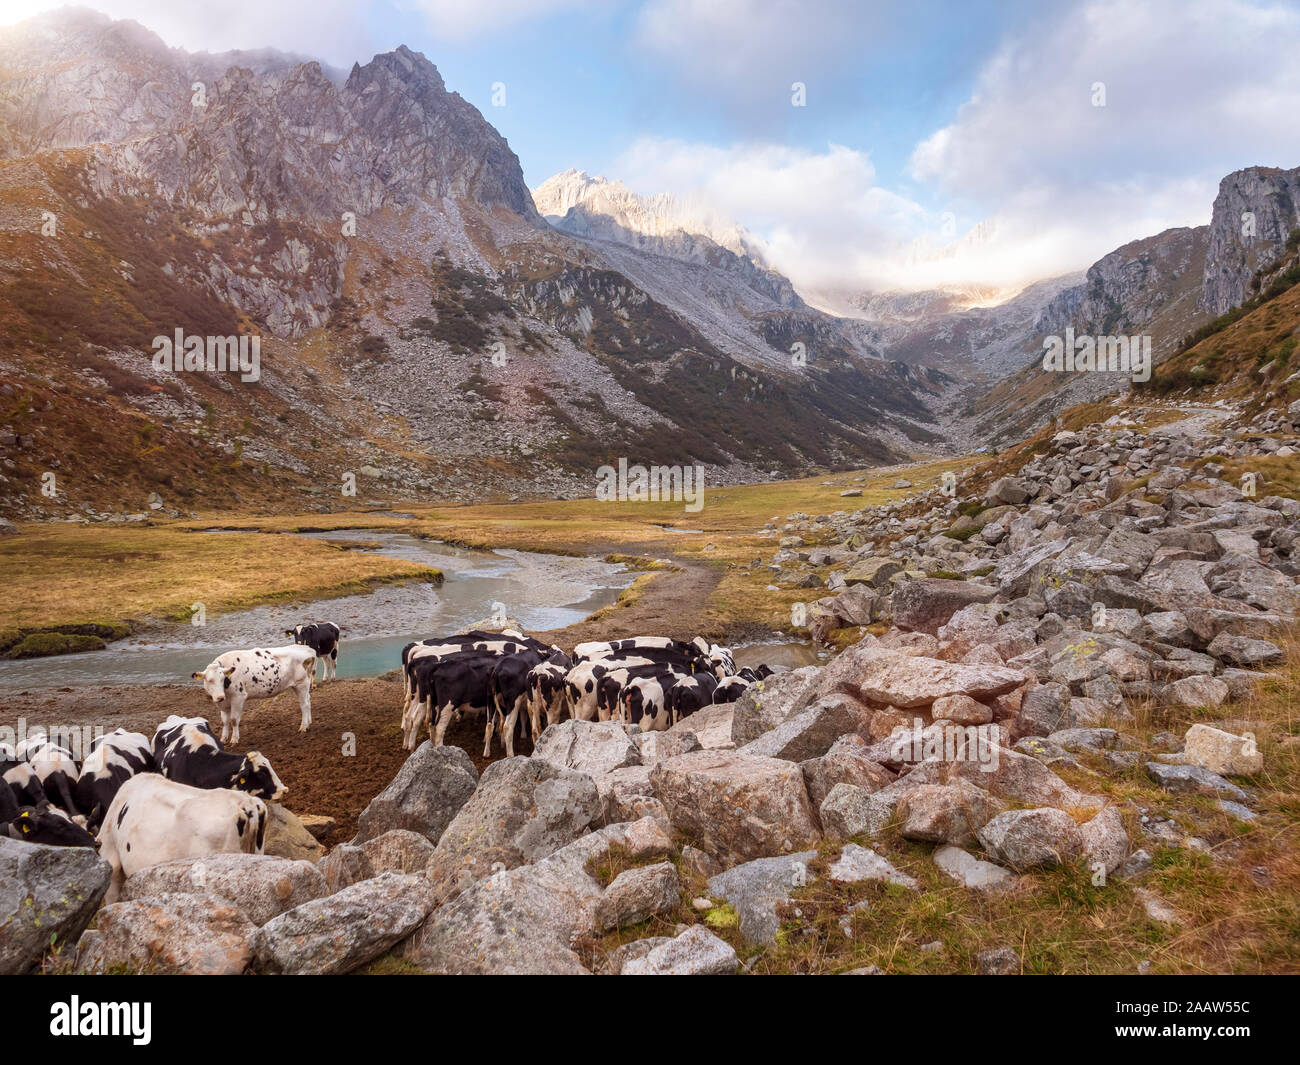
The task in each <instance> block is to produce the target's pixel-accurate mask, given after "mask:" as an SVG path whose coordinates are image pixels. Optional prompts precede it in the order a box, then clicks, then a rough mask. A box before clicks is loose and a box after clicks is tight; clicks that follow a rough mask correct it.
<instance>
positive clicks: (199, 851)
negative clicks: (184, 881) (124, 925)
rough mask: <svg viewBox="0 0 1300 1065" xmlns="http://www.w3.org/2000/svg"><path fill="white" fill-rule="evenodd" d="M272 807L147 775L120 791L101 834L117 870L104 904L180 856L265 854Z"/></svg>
mask: <svg viewBox="0 0 1300 1065" xmlns="http://www.w3.org/2000/svg"><path fill="white" fill-rule="evenodd" d="M266 821H267V810H266V803H264V802H263V801H262V800H261V799H259V798H258V797H257V796H255V795H249V794H248V793H247V792H243V791H232V790H230V789H228V788H194V787H191V786H190V785H188V784H182V783H180V782H179V781H175V780H169V779H167V778H166V777H162V776H159V775H158V774H156V773H141V774H140V775H139V776H136V777H132V778H131V779H130V780H128V781H127V782H126V783H125V784H123V785H122V786H121V788H119V789H118V792H117V794H116V795H115V796H114V797H113V801H112V803H110V804H109V807H108V810H107V812H106V813H105V815H104V823H103V826H102V827H101V828H100V830H99V855H100V857H101V858H103V859H104V860H105V861H107V862H108V864H109V865H110V866H112V868H113V875H112V879H111V880H110V882H109V886H108V894H107V895H105V896H104V902H105V903H110V902H115V901H116V900H117V899H118V897H119V896H120V895H121V893H122V886H123V884H124V883H125V882H126V878H127V877H129V876H131V875H132V874H133V873H137V872H139V871H140V870H141V869H147V868H149V867H150V866H153V865H158V864H159V863H161V862H168V861H171V860H173V859H175V858H197V857H202V856H204V855H208V854H261V853H262V850H263V848H264V847H265V845H266Z"/></svg>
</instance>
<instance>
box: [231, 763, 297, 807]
mask: <svg viewBox="0 0 1300 1065" xmlns="http://www.w3.org/2000/svg"><path fill="white" fill-rule="evenodd" d="M230 786H231V787H232V788H234V789H235V790H237V791H246V792H248V794H249V795H256V796H257V797H258V798H259V799H266V800H267V801H268V802H276V801H278V800H279V799H280V798H281V797H283V796H285V795H287V794H288V793H289V789H288V788H286V787H285V786H284V784H283V783H282V782H281V780H280V778H279V777H278V776H276V775H275V770H274V769H272V768H271V763H270V762H268V761H267V760H266V757H265V756H264V755H262V754H260V753H258V752H257V751H249V752H248V754H247V755H245V756H244V760H243V761H242V762H241V763H240V764H239V772H238V773H236V774H235V775H234V777H232V778H231V781H230Z"/></svg>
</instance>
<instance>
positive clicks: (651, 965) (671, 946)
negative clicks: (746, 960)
mask: <svg viewBox="0 0 1300 1065" xmlns="http://www.w3.org/2000/svg"><path fill="white" fill-rule="evenodd" d="M739 967H740V959H739V958H738V957H736V952H735V950H734V949H732V947H731V944H729V943H727V942H726V941H725V940H722V939H719V938H718V937H717V936H715V935H714V934H713V933H712V932H710V931H709V930H708V929H707V928H704V927H703V926H701V925H692V926H691V927H690V928H688V929H687V930H686V931H685V932H683V933H682V934H681V935H679V936H677V937H676V938H674V939H673V940H671V941H670V942H668V943H662V944H660V945H659V946H657V947H654V948H653V949H652V950H650V951H648V952H647V953H645V954H644V955H642V956H641V957H639V958H634V959H632V960H631V961H628V962H626V963H625V964H624V965H623V975H624V976H730V975H732V974H734V973H735V972H736V970H737V969H738V968H739Z"/></svg>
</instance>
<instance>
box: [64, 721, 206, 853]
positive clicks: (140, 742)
mask: <svg viewBox="0 0 1300 1065" xmlns="http://www.w3.org/2000/svg"><path fill="white" fill-rule="evenodd" d="M176 720H179V719H176ZM213 742H215V739H214V741H213ZM157 768H158V763H157V762H155V761H154V757H153V744H152V743H151V742H150V740H149V737H148V736H146V735H144V733H142V732H127V731H126V730H125V729H120V728H119V729H114V730H113V731H112V732H110V733H109V734H108V735H107V736H99V737H96V739H95V742H94V743H93V744H92V745H91V750H90V753H89V754H88V755H86V760H85V761H84V762H82V763H81V773H80V775H79V776H78V777H77V787H76V796H77V805H78V806H79V807H80V808H81V809H82V810H85V811H86V827H87V828H90V829H95V828H98V827H99V825H100V822H102V821H103V820H104V812H105V811H106V810H107V809H108V807H109V804H110V803H111V802H112V801H113V798H114V797H115V796H116V795H117V792H118V789H119V788H121V787H122V785H123V784H125V783H126V782H127V781H128V780H130V779H131V778H132V777H134V776H138V775H139V774H140V773H152V772H155V771H156V770H157Z"/></svg>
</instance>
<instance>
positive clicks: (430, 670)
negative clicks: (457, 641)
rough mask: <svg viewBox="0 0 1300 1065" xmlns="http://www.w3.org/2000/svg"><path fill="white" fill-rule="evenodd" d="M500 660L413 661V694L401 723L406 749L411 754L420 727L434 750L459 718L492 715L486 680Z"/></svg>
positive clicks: (488, 655)
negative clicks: (467, 715) (468, 715)
mask: <svg viewBox="0 0 1300 1065" xmlns="http://www.w3.org/2000/svg"><path fill="white" fill-rule="evenodd" d="M501 661H502V656H501V655H498V654H494V653H492V652H490V651H488V652H476V653H468V654H461V655H454V656H452V657H450V658H445V659H442V660H431V659H424V660H419V659H417V660H415V661H414V662H413V663H412V666H413V668H414V669H415V683H416V694H415V698H414V700H413V701H412V703H411V710H410V712H409V713H408V714H407V715H406V717H405V718H404V719H403V724H404V727H405V729H406V748H407V750H414V749H415V745H416V741H417V740H418V738H419V735H420V728H421V726H424V727H427V728H428V730H429V738H430V739H431V740H432V741H433V743H434V746H436V747H441V746H442V745H443V743H444V742H445V740H446V736H447V729H448V728H449V727H450V725H451V723H452V722H453V721H457V720H459V719H460V718H461V716H462V715H464V714H467V713H472V714H478V713H483V714H488V715H490V714H491V712H492V697H491V694H490V692H489V690H488V678H489V676H490V675H491V673H492V670H493V669H495V668H496V667H497V665H498V664H499V663H500V662H501Z"/></svg>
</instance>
